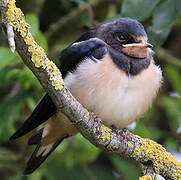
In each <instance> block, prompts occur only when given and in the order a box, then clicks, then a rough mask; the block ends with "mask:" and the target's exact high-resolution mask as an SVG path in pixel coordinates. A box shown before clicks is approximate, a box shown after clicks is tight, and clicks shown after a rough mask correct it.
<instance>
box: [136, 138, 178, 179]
mask: <svg viewBox="0 0 181 180" xmlns="http://www.w3.org/2000/svg"><path fill="white" fill-rule="evenodd" d="M139 138H140V137H139ZM141 139H142V138H141ZM142 142H143V143H142V145H141V146H136V147H135V149H134V153H133V157H134V158H135V159H139V158H140V157H142V158H143V159H144V161H145V162H147V161H148V160H151V161H152V162H153V166H154V170H155V172H156V173H157V174H160V172H161V171H165V170H166V168H168V169H169V168H173V169H175V170H177V172H175V175H176V179H178V177H177V175H178V174H179V175H180V179H181V163H180V162H178V161H177V160H176V158H175V157H174V156H172V155H171V153H169V152H167V151H166V149H165V148H164V147H162V146H161V145H159V144H157V143H156V142H154V141H152V140H150V139H142ZM172 176H173V177H174V174H172Z"/></svg>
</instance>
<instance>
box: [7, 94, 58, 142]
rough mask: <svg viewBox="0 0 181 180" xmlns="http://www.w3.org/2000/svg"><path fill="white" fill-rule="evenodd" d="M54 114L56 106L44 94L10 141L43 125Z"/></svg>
mask: <svg viewBox="0 0 181 180" xmlns="http://www.w3.org/2000/svg"><path fill="white" fill-rule="evenodd" d="M55 113H56V106H55V105H54V103H53V101H52V100H51V98H50V96H49V95H48V94H46V95H45V96H44V97H43V99H42V100H41V101H40V103H39V104H38V105H37V106H36V108H35V109H34V111H33V112H32V114H31V115H30V117H29V118H28V119H27V120H26V121H25V122H24V124H23V125H22V126H21V127H20V128H19V129H18V130H17V131H16V132H15V133H14V134H13V135H12V136H11V137H10V140H13V139H16V138H19V137H21V136H24V135H25V134H27V133H29V132H30V131H32V130H33V129H35V128H36V127H38V126H39V125H40V124H42V123H44V122H45V121H46V120H48V119H49V118H50V117H51V116H53V115H54V114H55Z"/></svg>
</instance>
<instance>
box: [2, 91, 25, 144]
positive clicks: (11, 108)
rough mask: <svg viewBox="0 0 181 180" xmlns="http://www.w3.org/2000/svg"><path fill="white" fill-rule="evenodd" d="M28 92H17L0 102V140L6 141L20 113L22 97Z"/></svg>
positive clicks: (22, 103)
mask: <svg viewBox="0 0 181 180" xmlns="http://www.w3.org/2000/svg"><path fill="white" fill-rule="evenodd" d="M27 95H28V94H25V93H24V92H19V93H18V94H17V95H15V96H14V97H12V98H9V99H7V100H6V101H4V102H3V103H2V104H0V127H1V131H0V141H7V140H8V138H9V137H10V135H11V134H12V133H13V131H14V128H13V124H14V122H15V121H16V120H17V118H18V117H19V115H20V112H21V109H22V108H23V107H24V101H23V99H24V98H25V97H26V96H27Z"/></svg>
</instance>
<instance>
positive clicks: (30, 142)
mask: <svg viewBox="0 0 181 180" xmlns="http://www.w3.org/2000/svg"><path fill="white" fill-rule="evenodd" d="M42 134H43V128H42V129H40V130H39V131H37V132H36V133H35V134H33V135H32V136H31V137H30V138H29V140H28V145H37V144H40V142H41V138H42Z"/></svg>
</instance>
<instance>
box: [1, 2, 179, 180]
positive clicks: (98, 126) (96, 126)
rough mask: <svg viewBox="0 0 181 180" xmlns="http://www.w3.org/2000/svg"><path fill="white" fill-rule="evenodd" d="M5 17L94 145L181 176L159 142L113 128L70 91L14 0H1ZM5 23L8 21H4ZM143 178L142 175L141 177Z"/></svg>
mask: <svg viewBox="0 0 181 180" xmlns="http://www.w3.org/2000/svg"><path fill="white" fill-rule="evenodd" d="M0 2H1V12H2V14H3V16H2V17H3V18H7V20H8V22H7V21H3V23H4V24H5V23H9V24H10V26H12V27H13V31H14V37H15V43H16V49H17V51H18V53H19V54H20V56H21V57H22V59H23V61H24V63H25V64H26V65H27V66H28V67H29V68H30V69H31V71H32V72H33V73H34V74H35V76H36V77H37V78H38V79H39V81H40V83H41V84H42V86H43V87H44V89H45V90H46V91H47V92H48V93H49V95H50V96H51V98H52V100H53V101H54V103H55V105H56V106H57V108H58V110H59V111H61V112H63V113H64V114H65V115H66V116H68V118H69V119H70V121H71V122H72V123H73V124H74V125H75V126H76V127H77V128H78V130H79V131H80V132H81V134H82V135H83V136H84V137H85V138H87V139H88V140H89V141H90V142H92V143H93V144H94V145H96V146H98V147H100V148H101V149H103V150H106V151H108V152H112V153H116V154H118V155H120V156H124V157H127V158H131V159H134V160H135V161H138V162H141V163H143V164H146V166H147V164H148V163H149V164H151V165H152V167H153V171H154V172H155V173H156V174H160V175H162V176H163V177H165V178H167V179H173V180H176V179H180V177H181V163H179V162H178V161H177V160H176V158H175V157H173V156H172V155H171V154H170V153H169V152H167V151H166V150H165V148H163V147H162V146H161V145H159V144H157V143H156V142H154V141H152V140H149V139H143V138H141V137H139V136H136V135H133V134H131V133H130V132H128V131H127V130H125V129H122V130H119V129H115V128H114V129H110V128H108V127H106V126H104V125H103V123H102V121H101V120H100V119H99V118H98V117H96V116H95V115H94V114H93V113H89V112H88V111H87V110H86V109H85V108H84V107H83V106H82V105H81V104H80V103H78V102H77V101H76V100H75V98H74V97H73V96H72V95H71V94H70V92H69V91H68V89H67V88H66V86H65V85H64V82H63V80H62V77H61V73H60V72H59V70H58V68H57V67H56V66H55V64H54V63H53V62H52V61H50V60H49V59H48V58H47V56H46V54H45V52H44V50H43V49H42V48H41V47H39V46H38V44H37V43H36V42H35V41H34V39H33V37H32V36H31V34H30V32H29V28H30V27H29V25H28V24H27V23H26V22H25V21H24V15H23V13H22V12H21V10H20V9H19V8H17V7H16V5H15V0H9V2H8V3H7V0H0ZM5 25H6V24H5ZM142 179H143V177H142Z"/></svg>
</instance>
